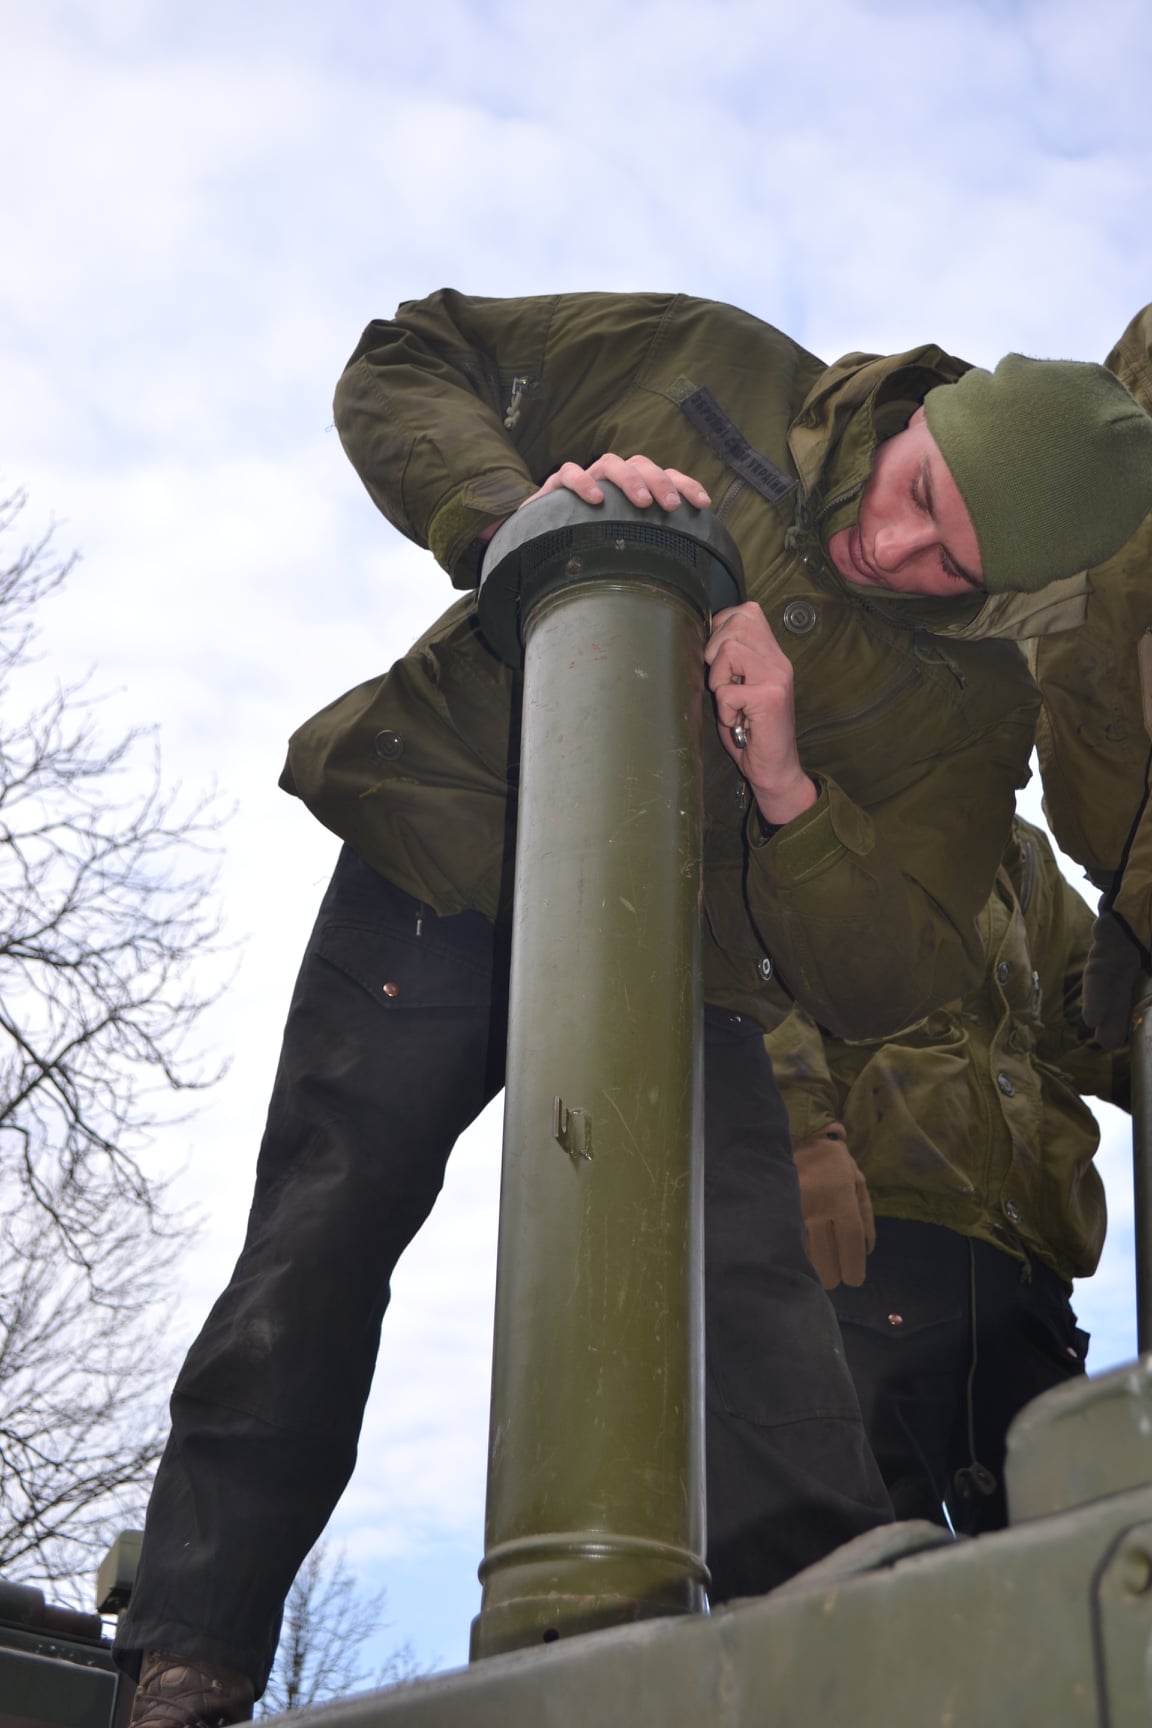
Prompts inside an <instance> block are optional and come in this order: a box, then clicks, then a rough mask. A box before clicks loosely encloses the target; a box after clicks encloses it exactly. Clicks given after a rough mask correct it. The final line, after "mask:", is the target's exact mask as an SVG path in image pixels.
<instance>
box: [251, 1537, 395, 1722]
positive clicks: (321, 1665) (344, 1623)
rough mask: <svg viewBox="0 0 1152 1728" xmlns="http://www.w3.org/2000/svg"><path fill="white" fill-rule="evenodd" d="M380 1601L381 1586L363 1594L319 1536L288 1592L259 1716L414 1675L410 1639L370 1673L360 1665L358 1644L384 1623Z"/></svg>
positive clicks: (383, 1595)
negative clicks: (379, 1588) (319, 1539)
mask: <svg viewBox="0 0 1152 1728" xmlns="http://www.w3.org/2000/svg"><path fill="white" fill-rule="evenodd" d="M386 1599H387V1592H386V1591H384V1590H378V1591H376V1592H375V1594H373V1595H370V1596H363V1595H361V1594H360V1592H359V1591H358V1590H357V1587H356V1579H355V1577H354V1575H353V1573H352V1571H351V1568H350V1567H349V1565H348V1562H347V1559H346V1558H345V1556H344V1554H343V1552H342V1551H340V1550H338V1551H337V1552H336V1553H335V1554H330V1553H329V1550H328V1546H327V1543H326V1542H325V1541H323V1540H322V1541H320V1542H318V1543H317V1544H316V1546H315V1548H313V1550H312V1552H311V1553H310V1554H309V1556H308V1558H307V1559H306V1560H305V1562H304V1564H303V1566H301V1568H300V1570H299V1572H298V1573H297V1574H296V1579H295V1582H294V1583H293V1585H292V1588H291V1590H290V1591H289V1592H288V1600H287V1602H286V1603H285V1605H284V1619H283V1623H282V1625H281V1628H280V1644H279V1647H278V1649H277V1652H276V1661H275V1663H274V1664H273V1667H272V1674H271V1677H270V1679H269V1681H268V1690H267V1691H266V1692H265V1694H264V1696H263V1698H262V1699H261V1701H260V1714H261V1716H275V1715H279V1714H280V1712H281V1711H286V1710H306V1709H307V1708H308V1707H309V1706H310V1705H313V1704H323V1703H326V1702H327V1701H328V1700H329V1699H332V1698H343V1697H346V1696H347V1694H348V1693H349V1692H356V1691H358V1690H360V1689H361V1688H363V1687H365V1686H368V1685H370V1684H371V1685H374V1686H386V1685H395V1684H397V1683H398V1682H400V1681H403V1680H413V1679H415V1678H416V1677H417V1675H418V1674H419V1673H420V1672H421V1670H420V1669H419V1668H418V1667H417V1665H416V1662H415V1660H414V1658H413V1655H412V1648H411V1645H409V1644H402V1645H400V1646H398V1647H397V1648H396V1649H395V1650H393V1651H392V1652H391V1654H390V1655H389V1656H388V1658H387V1660H386V1661H385V1662H384V1663H383V1665H382V1666H381V1667H379V1668H378V1669H377V1670H376V1671H375V1672H373V1670H372V1669H371V1668H370V1667H365V1666H364V1664H363V1657H362V1655H361V1651H362V1647H363V1645H364V1644H365V1643H366V1642H367V1641H368V1639H369V1638H371V1637H373V1636H374V1635H375V1634H376V1633H377V1632H379V1631H381V1630H382V1629H383V1628H384V1627H385V1624H386V1623H385V1621H384V1605H385V1602H386Z"/></svg>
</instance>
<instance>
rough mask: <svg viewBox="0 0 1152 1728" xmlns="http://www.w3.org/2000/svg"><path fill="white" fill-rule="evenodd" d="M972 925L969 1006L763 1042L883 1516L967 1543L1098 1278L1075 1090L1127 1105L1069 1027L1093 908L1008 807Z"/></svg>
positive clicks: (1087, 1127)
mask: <svg viewBox="0 0 1152 1728" xmlns="http://www.w3.org/2000/svg"><path fill="white" fill-rule="evenodd" d="M980 921H981V929H982V933H983V935H984V938H985V943H986V951H987V962H986V965H985V970H984V977H983V980H982V981H981V984H980V987H979V988H978V989H977V990H975V991H973V992H972V993H971V994H970V995H969V996H967V997H966V998H965V999H964V1000H963V1002H960V1003H956V1004H954V1005H953V1006H952V1007H950V1008H948V1009H942V1010H939V1011H938V1012H937V1013H935V1014H932V1015H930V1016H929V1017H928V1018H927V1019H926V1020H924V1021H922V1022H921V1023H920V1024H919V1025H918V1026H914V1027H911V1028H910V1029H909V1030H908V1031H906V1032H904V1033H901V1034H900V1035H899V1036H898V1037H896V1038H893V1039H890V1040H888V1041H886V1042H884V1043H882V1044H846V1043H843V1042H841V1041H840V1040H838V1039H834V1038H823V1039H822V1038H821V1035H820V1033H819V1031H818V1029H817V1028H816V1026H815V1025H813V1023H812V1021H811V1020H810V1019H808V1018H807V1017H806V1016H805V1015H804V1014H803V1013H802V1012H800V1011H797V1012H796V1013H794V1014H792V1015H791V1016H790V1017H789V1018H788V1020H786V1021H785V1022H784V1024H783V1025H782V1026H780V1027H779V1028H778V1029H777V1030H775V1031H774V1032H772V1033H770V1034H769V1036H768V1037H767V1039H766V1040H765V1042H766V1044H767V1047H768V1051H769V1054H770V1055H771V1057H772V1066H773V1069H774V1071H775V1074H776V1078H777V1081H778V1083H779V1085H780V1088H781V1091H782V1092H783V1094H784V1101H785V1103H786V1104H787V1106H788V1115H789V1121H790V1123H791V1127H792V1134H793V1150H794V1154H795V1158H796V1167H797V1170H798V1172H799V1177H800V1195H801V1201H802V1204H803V1207H804V1216H805V1221H806V1224H807V1229H808V1244H809V1251H810V1253H811V1256H812V1260H813V1263H814V1265H815V1266H816V1269H817V1271H818V1272H819V1274H820V1278H821V1282H822V1283H823V1285H824V1288H825V1289H826V1290H829V1291H830V1292H831V1293H832V1304H833V1307H834V1308H835V1309H836V1315H837V1318H838V1319H839V1321H840V1330H841V1333H842V1335H843V1339H844V1349H845V1354H846V1356H847V1358H848V1366H849V1368H850V1369H851V1372H852V1378H853V1381H854V1383H855V1386H856V1391H857V1393H858V1394H859V1398H860V1405H861V1409H862V1410H863V1413H864V1422H865V1426H866V1428H867V1430H868V1437H869V1440H870V1441H871V1443H872V1449H873V1452H874V1453H875V1455H876V1459H877V1462H878V1463H879V1465H880V1469H881V1471H882V1473H883V1476H884V1481H885V1483H886V1485H887V1488H888V1491H889V1493H890V1494H891V1496H892V1502H893V1505H894V1507H895V1509H896V1515H897V1517H898V1518H930V1519H933V1520H934V1521H935V1522H936V1523H943V1522H944V1521H945V1516H944V1510H943V1508H944V1506H945V1505H946V1506H947V1508H948V1516H949V1518H950V1520H951V1523H952V1526H953V1528H954V1529H956V1530H962V1531H965V1532H967V1533H968V1534H970V1535H976V1534H978V1533H979V1532H981V1531H984V1530H995V1529H999V1528H1001V1527H1002V1526H1003V1524H1004V1523H1005V1522H1006V1517H1007V1509H1006V1506H1005V1502H1004V1487H1003V1462H1004V1449H1005V1436H1006V1434H1007V1431H1008V1426H1009V1424H1010V1423H1011V1421H1012V1419H1013V1417H1014V1416H1015V1415H1016V1414H1017V1413H1018V1411H1020V1410H1021V1409H1023V1407H1024V1405H1025V1404H1027V1403H1028V1402H1029V1400H1030V1399H1032V1398H1034V1397H1036V1396H1038V1394H1039V1393H1041V1392H1044V1391H1047V1390H1048V1388H1049V1387H1051V1386H1056V1385H1059V1384H1060V1383H1061V1382H1062V1381H1064V1380H1066V1379H1068V1378H1069V1377H1070V1376H1072V1375H1074V1374H1082V1373H1083V1372H1084V1357H1085V1354H1086V1351H1087V1345H1088V1340H1087V1337H1086V1335H1085V1334H1084V1333H1083V1332H1081V1331H1080V1330H1079V1328H1078V1327H1077V1325H1076V1316H1075V1315H1074V1314H1073V1312H1072V1307H1071V1302H1070V1297H1071V1293H1072V1280H1073V1278H1087V1277H1090V1276H1091V1274H1092V1273H1093V1272H1094V1271H1095V1269H1096V1265H1097V1262H1098V1261H1099V1258H1100V1250H1101V1248H1102V1246H1103V1242H1104V1226H1105V1206H1104V1189H1103V1184H1102V1183H1101V1181H1100V1177H1099V1175H1098V1174H1097V1171H1096V1168H1095V1166H1094V1164H1093V1162H1092V1159H1093V1156H1094V1154H1095V1152H1096V1147H1097V1145H1098V1144H1099V1139H1100V1132H1099V1129H1098V1127H1097V1125H1096V1121H1095V1118H1094V1117H1093V1115H1092V1113H1091V1111H1090V1110H1089V1109H1088V1108H1087V1107H1086V1106H1085V1105H1084V1103H1083V1102H1082V1101H1081V1094H1092V1095H1094V1096H1096V1097H1098V1098H1105V1099H1108V1100H1109V1101H1110V1102H1112V1103H1114V1104H1119V1105H1120V1106H1121V1107H1122V1108H1129V1107H1130V1106H1129V1095H1128V1064H1127V1054H1126V1052H1122V1053H1120V1054H1119V1055H1116V1056H1113V1055H1109V1054H1108V1053H1106V1052H1104V1051H1103V1050H1101V1049H1100V1047H1099V1045H1097V1044H1096V1043H1094V1042H1093V1041H1092V1039H1091V1038H1090V1036H1089V1034H1088V1031H1087V1028H1086V1027H1085V1026H1084V1025H1083V1023H1082V1020H1081V1015H1080V980H1081V975H1082V972H1083V967H1084V961H1085V959H1086V957H1087V953H1088V944H1089V941H1090V938H1091V932H1092V914H1091V913H1090V912H1089V910H1088V908H1087V906H1086V905H1085V904H1084V901H1083V900H1082V899H1081V897H1080V895H1079V894H1077V892H1076V891H1075V889H1074V888H1072V887H1071V886H1070V885H1069V884H1068V883H1067V882H1066V881H1065V879H1064V877H1063V876H1062V874H1061V872H1060V868H1059V866H1058V864H1057V862H1056V858H1055V854H1054V853H1053V851H1052V848H1051V846H1050V845H1049V843H1048V841H1047V839H1046V837H1045V836H1044V835H1043V834H1042V833H1041V831H1040V830H1039V829H1038V828H1035V827H1033V826H1032V824H1031V823H1028V822H1025V821H1023V820H1022V819H1020V818H1019V817H1018V818H1017V819H1016V821H1015V822H1014V824H1013V837H1012V841H1011V843H1010V844H1009V846H1008V849H1007V851H1006V852H1005V855H1004V862H1003V864H1002V866H1001V868H1000V870H999V871H998V872H997V877H996V886H995V889H994V890H993V893H992V896H991V898H990V900H989V902H988V904H987V906H986V907H985V909H984V912H983V913H982V914H981V920H980ZM874 1212H875V1220H876V1221H875V1224H874V1223H873V1214H874Z"/></svg>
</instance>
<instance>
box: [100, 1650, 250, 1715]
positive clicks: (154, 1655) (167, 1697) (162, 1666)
mask: <svg viewBox="0 0 1152 1728" xmlns="http://www.w3.org/2000/svg"><path fill="white" fill-rule="evenodd" d="M252 1694H253V1686H252V1682H251V1680H249V1678H248V1676H247V1675H246V1674H237V1673H236V1671H235V1669H232V1668H218V1667H216V1665H215V1664H214V1663H211V1662H190V1661H189V1660H188V1658H187V1657H186V1656H173V1655H172V1653H171V1651H169V1650H149V1651H147V1652H146V1654H145V1657H144V1660H143V1662H142V1663H141V1664H140V1679H139V1682H138V1684H137V1687H136V1697H135V1700H134V1702H133V1705H132V1716H131V1719H130V1728H225V1725H226V1724H228V1723H231V1722H248V1721H250V1720H251V1718H252Z"/></svg>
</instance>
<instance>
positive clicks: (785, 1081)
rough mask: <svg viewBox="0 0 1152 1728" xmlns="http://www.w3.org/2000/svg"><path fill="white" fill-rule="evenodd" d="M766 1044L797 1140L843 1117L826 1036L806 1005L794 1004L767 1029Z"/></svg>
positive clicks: (793, 1134) (789, 1123)
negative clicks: (775, 1024) (826, 1044)
mask: <svg viewBox="0 0 1152 1728" xmlns="http://www.w3.org/2000/svg"><path fill="white" fill-rule="evenodd" d="M764 1047H765V1049H766V1050H767V1052H768V1055H769V1056H770V1058H771V1060H772V1072H773V1074H774V1075H775V1076H776V1084H777V1085H778V1086H779V1088H780V1091H781V1094H782V1096H783V1099H784V1104H785V1107H786V1109H787V1111H788V1125H789V1127H790V1129H791V1131H792V1139H793V1140H794V1141H798V1140H806V1139H807V1138H808V1136H809V1135H811V1134H817V1133H819V1131H820V1130H821V1129H822V1128H827V1126H828V1124H829V1123H830V1122H838V1121H839V1120H840V1113H841V1108H842V1100H841V1099H840V1098H839V1096H838V1092H837V1087H836V1085H835V1082H834V1081H833V1079H832V1075H831V1072H830V1070H829V1067H828V1059H827V1056H826V1054H825V1050H824V1040H823V1038H822V1037H821V1035H820V1030H819V1027H817V1026H816V1025H815V1024H814V1022H813V1021H812V1020H810V1019H809V1017H808V1015H807V1014H805V1013H804V1011H803V1009H801V1008H794V1009H793V1010H792V1013H791V1014H789V1015H788V1017H787V1019H785V1020H783V1021H781V1023H780V1025H779V1026H776V1027H774V1028H773V1030H772V1031H771V1032H769V1033H767V1035H766V1036H765V1039H764Z"/></svg>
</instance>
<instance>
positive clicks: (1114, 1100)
mask: <svg viewBox="0 0 1152 1728" xmlns="http://www.w3.org/2000/svg"><path fill="white" fill-rule="evenodd" d="M1033 845H1034V847H1035V849H1036V855H1037V869H1038V872H1039V874H1040V877H1041V879H1042V882H1043V885H1044V886H1045V887H1046V889H1047V894H1046V895H1044V896H1043V897H1039V896H1038V899H1037V908H1038V910H1039V912H1040V916H1041V921H1042V922H1041V927H1040V928H1036V927H1035V921H1034V919H1033V918H1030V919H1029V923H1030V924H1032V925H1033V929H1032V931H1031V932H1030V947H1031V951H1032V955H1033V960H1034V962H1035V965H1036V969H1037V975H1038V979H1039V984H1040V990H1041V1003H1042V1006H1041V1015H1042V1020H1043V1031H1042V1033H1041V1036H1040V1040H1039V1044H1038V1047H1037V1052H1036V1053H1037V1055H1038V1056H1039V1057H1040V1058H1041V1060H1042V1061H1045V1062H1047V1063H1049V1064H1050V1065H1051V1066H1052V1067H1054V1068H1059V1069H1061V1070H1062V1072H1063V1073H1065V1074H1066V1075H1067V1076H1068V1078H1069V1080H1070V1081H1071V1082H1072V1084H1073V1085H1074V1086H1075V1087H1076V1089H1077V1091H1078V1092H1079V1093H1080V1094H1081V1096H1083V1097H1095V1098H1102V1099H1104V1101H1105V1102H1106V1103H1109V1104H1115V1105H1117V1106H1118V1107H1119V1108H1120V1109H1121V1110H1131V1108H1132V1099H1131V1081H1130V1072H1131V1071H1130V1064H1129V1054H1128V1051H1127V1049H1123V1050H1117V1051H1107V1050H1102V1049H1101V1048H1100V1046H1099V1045H1098V1044H1097V1043H1096V1042H1095V1040H1094V1039H1093V1038H1092V1036H1091V1034H1090V1032H1089V1030H1088V1028H1087V1027H1086V1026H1085V1024H1084V1022H1083V1019H1082V1018H1081V996H1082V989H1083V980H1084V963H1085V961H1086V960H1087V958H1088V949H1089V947H1090V946H1091V943H1092V923H1093V919H1092V912H1091V910H1090V908H1089V907H1088V906H1087V905H1086V904H1085V902H1084V900H1083V899H1082V897H1081V896H1080V895H1079V894H1078V893H1077V892H1076V890H1075V888H1073V886H1072V884H1071V883H1070V882H1068V881H1066V880H1065V877H1064V875H1063V872H1062V871H1061V869H1060V867H1059V865H1058V864H1057V862H1056V859H1055V856H1054V855H1053V853H1052V850H1051V848H1050V847H1049V846H1048V845H1047V843H1046V842H1044V841H1042V840H1041V839H1040V837H1039V836H1037V837H1036V838H1035V839H1034V841H1033ZM1045 902H1047V906H1048V908H1049V910H1048V916H1047V917H1046V918H1045V917H1044V909H1045Z"/></svg>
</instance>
